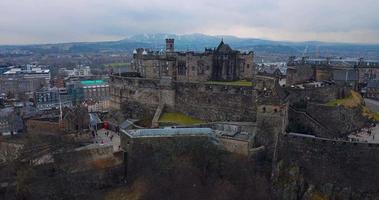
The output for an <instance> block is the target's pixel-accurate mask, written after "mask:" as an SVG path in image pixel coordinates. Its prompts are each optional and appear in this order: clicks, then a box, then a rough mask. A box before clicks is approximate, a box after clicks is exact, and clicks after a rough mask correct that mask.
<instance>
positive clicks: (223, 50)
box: [216, 41, 233, 53]
mask: <svg viewBox="0 0 379 200" xmlns="http://www.w3.org/2000/svg"><path fill="white" fill-rule="evenodd" d="M216 51H217V52H221V53H228V52H232V51H233V49H232V48H231V47H230V46H229V45H228V44H225V43H224V41H221V42H220V44H219V45H218V47H217V49H216Z"/></svg>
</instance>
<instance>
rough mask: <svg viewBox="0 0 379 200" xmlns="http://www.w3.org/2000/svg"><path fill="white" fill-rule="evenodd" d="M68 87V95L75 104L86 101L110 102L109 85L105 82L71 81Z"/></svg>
mask: <svg viewBox="0 0 379 200" xmlns="http://www.w3.org/2000/svg"><path fill="white" fill-rule="evenodd" d="M66 85H67V90H68V94H69V95H70V96H71V98H72V101H73V102H74V103H75V104H81V103H83V102H84V101H94V102H102V101H109V98H110V97H109V84H108V83H106V82H105V81H103V80H83V81H71V82H68V83H67V84H66Z"/></svg>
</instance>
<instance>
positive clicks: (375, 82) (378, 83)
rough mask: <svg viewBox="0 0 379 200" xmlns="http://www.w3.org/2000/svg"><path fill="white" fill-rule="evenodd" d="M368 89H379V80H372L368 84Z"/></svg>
mask: <svg viewBox="0 0 379 200" xmlns="http://www.w3.org/2000/svg"><path fill="white" fill-rule="evenodd" d="M367 87H368V88H379V80H370V81H369V82H368V84H367Z"/></svg>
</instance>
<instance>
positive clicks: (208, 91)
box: [175, 82, 256, 121]
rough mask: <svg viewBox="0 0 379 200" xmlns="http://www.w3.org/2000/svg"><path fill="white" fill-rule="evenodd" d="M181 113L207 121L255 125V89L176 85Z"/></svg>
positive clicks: (178, 106)
mask: <svg viewBox="0 0 379 200" xmlns="http://www.w3.org/2000/svg"><path fill="white" fill-rule="evenodd" d="M175 90H176V100H175V102H176V107H175V109H176V110H177V111H179V112H182V113H185V114H187V115H190V116H194V117H196V118H199V119H203V120H206V121H255V120H256V116H255V113H256V112H255V110H256V107H255V99H254V96H255V95H254V94H253V93H254V90H253V88H252V87H242V86H230V85H228V86H226V85H215V84H198V83H183V82H176V83H175Z"/></svg>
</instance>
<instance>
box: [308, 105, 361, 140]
mask: <svg viewBox="0 0 379 200" xmlns="http://www.w3.org/2000/svg"><path fill="white" fill-rule="evenodd" d="M306 112H307V113H308V114H309V115H311V116H312V117H313V118H314V119H316V120H317V121H318V122H320V123H321V124H322V125H324V126H326V127H327V128H328V129H329V130H338V131H332V133H333V135H329V137H343V136H346V135H347V134H349V133H350V132H352V131H355V130H358V129H360V128H362V127H364V126H365V125H367V123H368V119H367V118H366V117H364V116H363V115H362V112H363V111H362V107H361V106H357V107H355V108H345V107H343V106H336V107H335V106H327V105H324V104H316V103H308V104H307V108H306Z"/></svg>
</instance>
